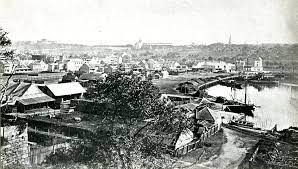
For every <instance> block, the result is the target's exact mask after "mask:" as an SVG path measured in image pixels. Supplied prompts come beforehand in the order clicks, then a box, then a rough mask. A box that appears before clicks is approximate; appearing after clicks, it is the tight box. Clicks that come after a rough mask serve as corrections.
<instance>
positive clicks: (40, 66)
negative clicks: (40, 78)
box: [29, 60, 48, 72]
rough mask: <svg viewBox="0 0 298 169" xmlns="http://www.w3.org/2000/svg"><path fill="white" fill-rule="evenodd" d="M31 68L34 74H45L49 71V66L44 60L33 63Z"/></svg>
mask: <svg viewBox="0 0 298 169" xmlns="http://www.w3.org/2000/svg"><path fill="white" fill-rule="evenodd" d="M29 67H30V69H31V70H32V71H33V72H44V71H47V70H48V64H46V63H45V62H44V61H42V60H38V61H35V62H33V63H31V64H30V65H29Z"/></svg>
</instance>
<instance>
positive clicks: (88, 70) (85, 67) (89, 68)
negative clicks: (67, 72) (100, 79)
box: [79, 63, 98, 73]
mask: <svg viewBox="0 0 298 169" xmlns="http://www.w3.org/2000/svg"><path fill="white" fill-rule="evenodd" d="M97 69H98V67H95V66H94V65H91V64H89V63H84V64H83V65H82V66H81V67H80V69H79V71H80V72H83V73H94V72H96V71H97Z"/></svg>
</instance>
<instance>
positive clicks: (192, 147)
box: [175, 124, 221, 156]
mask: <svg viewBox="0 0 298 169" xmlns="http://www.w3.org/2000/svg"><path fill="white" fill-rule="evenodd" d="M220 128H221V124H215V125H213V126H212V127H210V128H209V130H208V131H206V132H204V133H203V134H202V135H201V137H200V138H199V139H198V140H197V141H195V142H190V143H188V144H186V145H184V146H183V147H179V148H178V149H176V151H175V155H176V156H181V155H185V154H187V153H189V152H191V151H193V150H195V149H197V148H199V147H200V145H201V144H202V143H203V142H204V141H206V140H207V139H208V138H209V137H210V136H212V135H214V134H215V133H217V132H218V131H219V130H220Z"/></svg>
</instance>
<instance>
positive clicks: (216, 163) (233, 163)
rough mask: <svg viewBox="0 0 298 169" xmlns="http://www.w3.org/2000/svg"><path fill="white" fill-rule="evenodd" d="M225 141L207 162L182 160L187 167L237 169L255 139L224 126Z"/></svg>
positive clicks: (197, 168) (196, 168)
mask: <svg viewBox="0 0 298 169" xmlns="http://www.w3.org/2000/svg"><path fill="white" fill-rule="evenodd" d="M224 135H225V137H226V139H227V142H226V143H224V144H223V145H222V148H221V150H220V154H219V155H218V156H217V155H215V156H213V157H211V158H210V159H209V160H208V161H207V162H204V163H200V164H197V163H196V164H192V163H190V162H182V163H183V164H184V165H185V167H183V168H188V169H207V168H208V169H237V168H238V166H239V164H240V163H241V161H242V160H243V159H244V157H245V155H246V152H247V150H248V149H249V148H251V147H252V146H254V145H255V144H256V143H257V139H256V138H253V137H251V136H246V135H244V134H242V133H239V132H236V131H233V130H230V129H227V128H224Z"/></svg>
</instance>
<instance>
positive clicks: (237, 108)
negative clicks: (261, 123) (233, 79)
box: [224, 78, 255, 117]
mask: <svg viewBox="0 0 298 169" xmlns="http://www.w3.org/2000/svg"><path fill="white" fill-rule="evenodd" d="M244 86H245V87H244V90H245V94H244V103H240V102H238V103H237V104H233V105H226V108H225V109H224V110H225V111H229V112H234V113H244V115H246V116H251V117H253V116H254V115H253V111H254V110H255V105H254V104H247V78H246V79H245V84H244Z"/></svg>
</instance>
